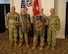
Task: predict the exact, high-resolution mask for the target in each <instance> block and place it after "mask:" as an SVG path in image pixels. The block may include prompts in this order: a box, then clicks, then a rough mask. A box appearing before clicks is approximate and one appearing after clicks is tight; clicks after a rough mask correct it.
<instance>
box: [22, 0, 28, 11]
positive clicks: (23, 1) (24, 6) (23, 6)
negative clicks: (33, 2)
mask: <svg viewBox="0 0 68 54" xmlns="http://www.w3.org/2000/svg"><path fill="white" fill-rule="evenodd" d="M21 8H25V10H28V8H27V7H26V4H25V0H21Z"/></svg>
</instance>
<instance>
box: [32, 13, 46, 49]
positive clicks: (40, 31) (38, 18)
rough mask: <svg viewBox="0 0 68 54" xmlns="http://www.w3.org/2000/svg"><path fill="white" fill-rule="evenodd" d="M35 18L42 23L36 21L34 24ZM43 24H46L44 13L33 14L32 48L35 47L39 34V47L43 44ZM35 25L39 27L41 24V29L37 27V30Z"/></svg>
mask: <svg viewBox="0 0 68 54" xmlns="http://www.w3.org/2000/svg"><path fill="white" fill-rule="evenodd" d="M36 20H40V21H41V22H42V24H41V23H37V25H35V22H36ZM40 24H41V25H40ZM45 24H46V16H45V15H44V14H42V15H38V16H34V18H33V27H34V28H33V29H34V40H33V47H32V49H34V48H35V47H36V45H37V42H38V36H40V47H43V46H44V36H45V32H44V31H45ZM36 26H39V27H42V26H43V29H42V30H40V29H39V31H37V29H36V28H35V27H36Z"/></svg>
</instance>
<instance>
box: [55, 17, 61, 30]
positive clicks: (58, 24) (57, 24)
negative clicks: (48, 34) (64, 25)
mask: <svg viewBox="0 0 68 54" xmlns="http://www.w3.org/2000/svg"><path fill="white" fill-rule="evenodd" d="M60 26H61V25H60V19H59V17H58V16H57V20H56V29H57V30H58V31H59V30H60Z"/></svg>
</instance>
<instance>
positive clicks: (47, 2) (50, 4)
mask: <svg viewBox="0 0 68 54" xmlns="http://www.w3.org/2000/svg"><path fill="white" fill-rule="evenodd" d="M39 3H40V5H41V7H43V9H44V14H46V15H49V10H50V8H54V0H39ZM10 4H11V6H12V5H13V3H12V0H10ZM14 6H15V7H16V11H17V12H18V13H20V7H21V0H14ZM27 8H28V13H29V14H30V15H31V16H32V15H33V12H32V6H31V7H27ZM31 22H33V21H32V18H31Z"/></svg>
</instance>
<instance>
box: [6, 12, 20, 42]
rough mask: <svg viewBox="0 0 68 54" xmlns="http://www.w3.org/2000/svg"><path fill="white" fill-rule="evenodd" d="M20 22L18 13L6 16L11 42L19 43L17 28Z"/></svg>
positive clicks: (10, 13)
mask: <svg viewBox="0 0 68 54" xmlns="http://www.w3.org/2000/svg"><path fill="white" fill-rule="evenodd" d="M18 20H19V14H18V13H16V12H15V13H12V12H9V13H8V14H7V15H6V22H5V24H6V26H7V27H8V30H9V40H10V42H12V41H14V42H16V41H17V26H18Z"/></svg>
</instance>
